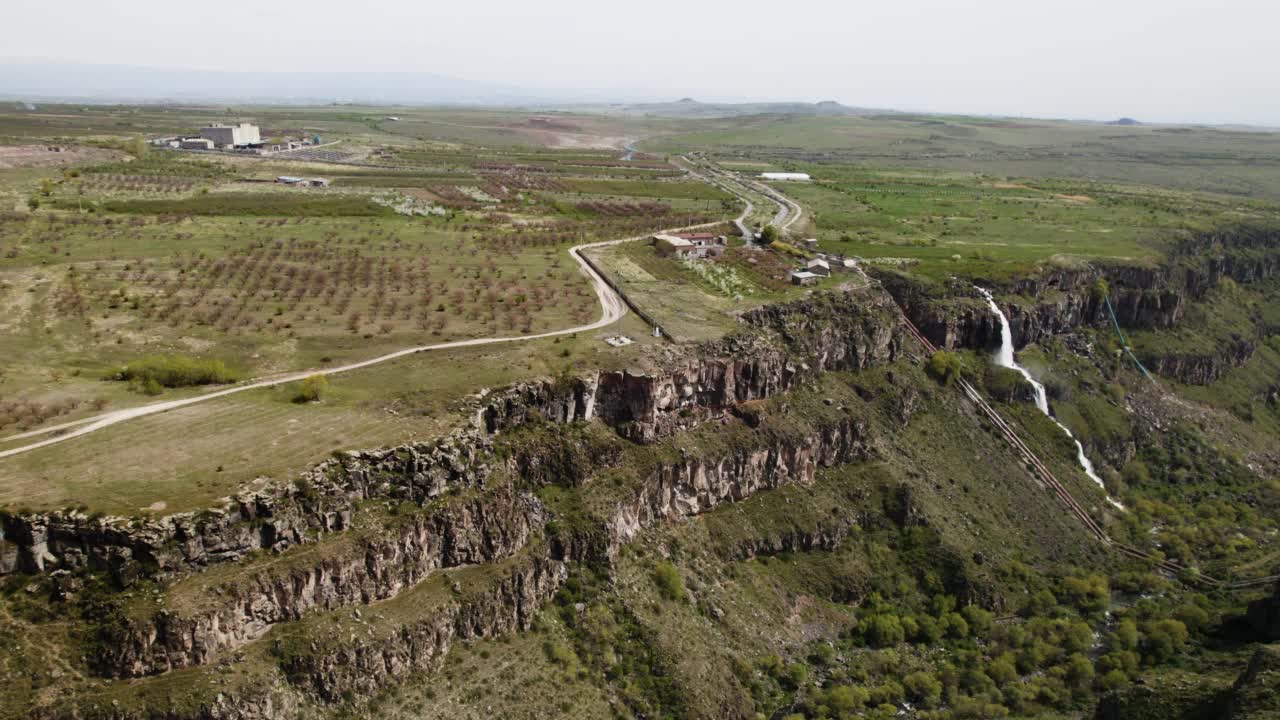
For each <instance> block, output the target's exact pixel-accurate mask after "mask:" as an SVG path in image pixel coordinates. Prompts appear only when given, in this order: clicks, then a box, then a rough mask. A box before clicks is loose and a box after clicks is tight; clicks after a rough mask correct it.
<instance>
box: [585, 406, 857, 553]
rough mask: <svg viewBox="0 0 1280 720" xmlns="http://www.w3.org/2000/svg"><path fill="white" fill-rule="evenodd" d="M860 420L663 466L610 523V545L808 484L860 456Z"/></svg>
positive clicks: (615, 512)
mask: <svg viewBox="0 0 1280 720" xmlns="http://www.w3.org/2000/svg"><path fill="white" fill-rule="evenodd" d="M867 453H868V448H867V443H866V424H865V421H861V420H855V419H852V418H846V419H845V420H843V421H841V422H839V423H837V424H835V425H832V426H828V427H824V428H821V429H819V430H818V431H817V432H816V433H815V434H813V435H811V436H808V437H805V438H803V439H802V440H800V441H798V442H794V443H786V444H778V445H774V446H766V447H760V448H755V449H751V450H744V451H739V452H737V453H734V454H731V455H728V456H726V457H719V458H699V457H686V458H684V459H682V460H681V461H679V462H676V463H671V464H664V465H662V466H661V467H660V468H659V469H658V471H657V472H656V473H655V474H654V476H653V477H652V478H650V479H649V480H648V481H647V482H645V483H644V484H643V485H642V486H641V488H640V489H639V490H638V491H637V492H636V493H635V495H634V497H632V498H631V499H630V500H628V501H626V502H624V503H622V504H621V505H619V506H618V507H617V509H616V510H615V511H614V513H613V517H612V518H611V519H610V521H609V537H610V539H611V541H612V543H611V545H612V547H613V548H614V549H616V548H618V547H619V546H620V545H622V544H623V543H626V542H628V541H629V540H631V539H632V538H633V537H635V536H636V535H637V534H638V533H639V532H640V531H641V530H642V529H644V528H645V527H648V526H649V525H652V524H653V523H655V522H657V521H659V520H665V519H675V518H680V517H688V516H692V515H698V514H701V513H704V512H707V511H708V510H711V509H713V508H715V507H717V506H719V505H721V504H722V503H726V502H736V501H740V500H744V499H746V498H748V497H750V496H751V495H754V494H755V493H757V492H761V491H763V490H771V489H774V488H777V487H780V486H782V485H785V484H791V483H808V482H811V481H812V480H813V477H814V473H815V472H816V471H817V470H818V468H822V467H831V466H833V465H839V464H842V463H847V462H852V461H854V460H859V459H865V458H866V456H867Z"/></svg>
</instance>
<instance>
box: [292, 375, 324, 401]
mask: <svg viewBox="0 0 1280 720" xmlns="http://www.w3.org/2000/svg"><path fill="white" fill-rule="evenodd" d="M328 390H329V378H327V377H325V376H324V375H312V376H310V377H308V378H306V379H304V380H303V381H302V382H300V383H298V386H297V389H296V390H295V391H294V394H293V401H294V402H296V403H309V402H316V401H317V400H319V399H320V398H321V397H322V396H324V394H325V393H326V392H328Z"/></svg>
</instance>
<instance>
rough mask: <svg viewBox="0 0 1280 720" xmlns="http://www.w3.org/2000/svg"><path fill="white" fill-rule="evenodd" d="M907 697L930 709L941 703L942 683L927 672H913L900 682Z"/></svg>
mask: <svg viewBox="0 0 1280 720" xmlns="http://www.w3.org/2000/svg"><path fill="white" fill-rule="evenodd" d="M902 684H903V686H904V687H905V689H906V691H907V697H909V698H911V699H912V700H914V701H915V702H917V703H919V704H920V705H922V706H924V707H927V708H931V707H936V706H937V705H938V704H939V703H941V702H942V682H941V681H940V680H938V679H937V678H936V677H934V676H933V675H932V674H931V673H927V672H913V673H911V674H910V675H908V676H907V677H906V678H904V679H903V681H902Z"/></svg>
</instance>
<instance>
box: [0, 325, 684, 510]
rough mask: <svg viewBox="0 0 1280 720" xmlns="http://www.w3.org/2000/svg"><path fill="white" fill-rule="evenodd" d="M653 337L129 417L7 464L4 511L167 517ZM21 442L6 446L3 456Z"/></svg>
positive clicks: (550, 343) (454, 359)
mask: <svg viewBox="0 0 1280 720" xmlns="http://www.w3.org/2000/svg"><path fill="white" fill-rule="evenodd" d="M617 333H624V334H627V335H630V336H631V337H632V338H635V339H636V340H637V341H638V344H637V345H632V346H630V347H629V348H623V349H613V348H610V347H609V346H608V345H606V344H605V343H604V342H603V340H602V338H603V337H605V336H611V335H614V334H617ZM653 342H659V341H656V340H655V339H653V338H650V337H648V333H647V332H646V328H645V326H644V325H643V324H642V323H641V322H640V321H639V320H638V319H637V318H635V317H634V316H628V317H626V318H624V319H623V320H622V321H620V322H619V323H617V324H615V325H613V326H610V327H609V328H605V329H603V330H600V331H596V332H594V333H590V334H583V335H580V336H578V337H576V338H573V337H564V338H560V339H559V342H556V340H554V339H547V340H537V341H532V342H529V343H513V344H503V345H494V346H489V347H478V348H459V349H454V350H446V351H436V352H431V353H425V354H421V355H414V356H410V357H406V358H401V359H399V360H395V361H393V362H390V363H386V364H384V365H376V366H373V367H369V368H365V369H362V370H358V371H354V372H351V373H345V374H342V375H338V376H334V377H331V378H330V386H329V389H328V391H327V392H326V393H325V394H324V396H323V398H322V400H321V402H318V403H307V404H297V403H294V402H292V399H293V393H292V392H291V389H290V388H288V387H284V386H280V387H277V388H272V389H266V390H252V391H247V392H244V393H238V394H236V395H232V396H229V397H224V398H219V399H216V400H211V401H208V402H206V403H200V404H196V405H192V406H188V407H185V408H181V409H178V410H173V411H170V412H166V413H161V414H158V415H150V416H147V417H142V418H137V419H134V420H129V421H126V422H124V423H121V424H118V425H114V426H111V427H108V428H104V429H102V430H99V431H97V432H94V433H90V434H89V435H85V436H83V437H79V438H74V439H71V440H67V441H64V442H62V443H59V444H56V445H52V446H49V447H47V448H41V449H39V450H34V451H31V452H28V453H24V454H21V455H17V456H14V457H10V458H5V459H3V460H0V475H2V476H4V477H5V478H6V483H5V484H4V487H3V488H0V506H8V507H20V506H29V507H32V508H40V509H54V508H60V507H65V506H67V505H78V504H80V503H85V504H88V505H89V506H91V507H92V508H93V509H94V510H102V511H106V512H111V513H119V514H125V515H137V514H140V513H143V512H145V511H146V509H147V508H151V507H152V506H153V505H154V504H156V503H163V508H158V509H157V511H158V510H159V509H163V511H164V512H180V511H184V510H194V509H199V508H203V507H206V506H209V505H211V504H213V503H215V502H216V501H217V499H218V498H221V497H224V496H226V495H229V494H231V493H233V492H235V491H236V489H237V488H240V487H244V486H247V485H252V484H253V483H254V482H255V481H259V480H260V479H266V478H275V479H288V478H289V477H291V476H292V475H293V474H295V473H297V472H300V471H302V470H304V469H306V468H307V467H310V466H311V465H313V464H315V463H316V462H317V461H318V460H320V459H322V458H324V457H325V456H326V455H328V454H329V453H330V452H332V451H334V450H339V449H357V448H368V447H383V446H388V445H395V444H400V443H407V442H411V441H413V440H418V439H426V438H430V437H432V436H435V435H438V434H441V433H443V432H445V431H447V430H449V429H451V428H452V427H454V426H455V424H456V423H459V422H461V421H463V419H464V418H463V415H464V413H462V412H460V408H459V403H460V401H461V400H462V399H463V398H464V397H465V396H466V395H468V394H470V393H473V392H475V391H476V390H478V389H480V388H483V387H498V386H502V385H505V384H509V383H511V382H515V381H517V380H519V379H523V378H529V377H537V376H554V375H556V374H558V373H560V372H561V371H563V369H564V368H566V367H569V366H576V367H601V366H603V367H608V366H613V365H618V364H621V363H623V362H625V359H626V358H628V357H630V356H632V355H633V354H634V353H635V352H637V351H639V350H640V349H641V348H642V347H644V345H645V344H647V343H653ZM187 392H189V391H187ZM184 394H185V393H184ZM177 396H180V395H175V397H177ZM138 399H139V400H140V399H142V398H141V397H140V396H139V397H138ZM134 402H137V400H134ZM90 412H92V411H91V410H90V409H89V408H83V409H81V410H80V411H79V413H78V414H80V415H84V414H88V413H90ZM75 416H76V415H69V416H67V417H66V418H59V419H58V421H62V420H65V419H71V418H74V417H75ZM16 444H19V443H18V442H12V441H11V442H8V443H5V442H0V449H5V448H7V447H13V446H15V445H16Z"/></svg>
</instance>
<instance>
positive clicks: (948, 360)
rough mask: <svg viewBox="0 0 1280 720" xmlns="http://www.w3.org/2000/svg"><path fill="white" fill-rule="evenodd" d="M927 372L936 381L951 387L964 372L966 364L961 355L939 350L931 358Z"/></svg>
mask: <svg viewBox="0 0 1280 720" xmlns="http://www.w3.org/2000/svg"><path fill="white" fill-rule="evenodd" d="M927 370H928V372H929V374H930V375H932V376H933V377H934V379H936V380H938V381H940V382H941V383H942V384H943V385H950V384H951V383H952V382H954V381H956V380H957V379H959V377H960V373H961V372H963V371H964V362H963V361H962V360H961V359H960V355H959V354H957V353H953V352H948V351H946V350H939V351H937V352H935V353H934V354H933V355H931V356H930V357H929V365H928V367H927Z"/></svg>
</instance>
